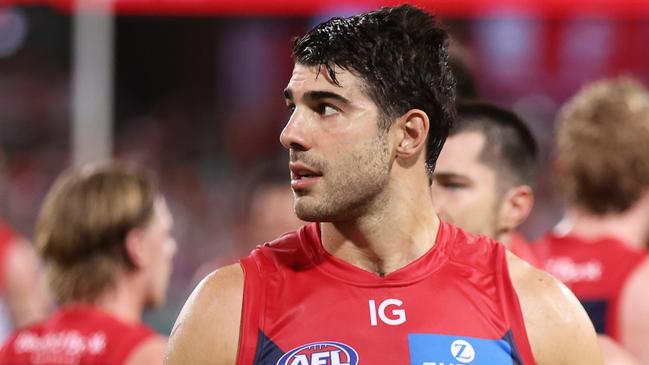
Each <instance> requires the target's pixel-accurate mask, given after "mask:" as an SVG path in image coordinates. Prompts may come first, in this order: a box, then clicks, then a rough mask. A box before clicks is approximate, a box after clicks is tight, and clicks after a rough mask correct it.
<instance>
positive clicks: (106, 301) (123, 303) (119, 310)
mask: <svg viewBox="0 0 649 365" xmlns="http://www.w3.org/2000/svg"><path fill="white" fill-rule="evenodd" d="M137 285H138V283H137V280H130V279H129V277H128V276H126V277H122V278H120V279H118V282H117V285H116V286H115V288H113V289H112V290H110V291H108V292H106V293H105V294H104V295H102V296H101V297H100V298H99V299H98V300H97V302H96V306H97V307H99V308H100V309H102V310H103V311H105V312H108V313H110V314H112V315H113V316H115V317H117V318H119V319H121V320H122V321H125V322H128V323H139V322H140V321H141V318H142V312H143V310H144V302H143V299H142V297H141V295H140V293H141V292H142V290H141V289H138V288H135V286H137Z"/></svg>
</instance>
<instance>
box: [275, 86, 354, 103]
mask: <svg viewBox="0 0 649 365" xmlns="http://www.w3.org/2000/svg"><path fill="white" fill-rule="evenodd" d="M284 97H285V98H286V100H291V101H292V100H293V92H292V91H291V89H289V88H286V89H284ZM304 99H306V100H308V101H319V100H323V99H333V100H335V101H337V102H339V103H342V104H345V105H349V104H351V102H350V101H349V99H347V98H345V97H344V96H342V95H340V94H336V93H334V92H331V91H307V92H306V93H304Z"/></svg>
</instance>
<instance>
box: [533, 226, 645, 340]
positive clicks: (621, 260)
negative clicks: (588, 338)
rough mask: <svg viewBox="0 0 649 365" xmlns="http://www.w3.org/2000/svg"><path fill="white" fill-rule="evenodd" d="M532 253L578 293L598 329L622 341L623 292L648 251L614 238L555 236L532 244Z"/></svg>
mask: <svg viewBox="0 0 649 365" xmlns="http://www.w3.org/2000/svg"><path fill="white" fill-rule="evenodd" d="M532 250H533V251H534V253H535V254H536V256H537V258H538V259H539V260H540V261H541V263H542V266H543V269H544V270H546V271H547V272H549V273H550V274H552V275H554V276H555V277H556V278H557V279H559V280H561V281H562V282H563V283H564V284H566V286H568V287H569V288H570V290H572V292H573V293H575V295H576V296H577V298H578V299H579V301H581V303H582V304H583V306H584V308H585V309H586V312H588V316H589V317H590V319H591V321H592V322H593V325H594V326H595V330H596V331H597V332H598V333H604V334H607V335H608V336H610V337H612V338H613V339H615V340H619V335H620V334H619V328H618V306H619V300H620V293H621V292H622V289H623V288H624V284H625V283H626V280H627V279H628V278H629V276H630V275H631V273H632V272H633V270H635V269H636V268H637V267H638V265H639V264H640V263H641V262H642V261H644V260H645V259H646V258H647V252H646V251H645V250H642V249H639V248H634V247H631V246H629V245H627V244H625V243H624V242H621V241H619V240H616V239H612V238H601V239H597V240H594V241H586V240H582V239H581V238H579V237H575V236H557V235H554V234H552V233H551V234H548V235H546V236H544V237H542V238H541V239H540V240H539V241H538V242H536V243H534V244H532Z"/></svg>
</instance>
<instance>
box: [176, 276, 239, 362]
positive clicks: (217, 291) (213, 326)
mask: <svg viewBox="0 0 649 365" xmlns="http://www.w3.org/2000/svg"><path fill="white" fill-rule="evenodd" d="M242 300H243V271H242V269H241V267H240V266H239V265H238V264H236V265H231V266H226V267H224V268H222V269H220V270H218V271H216V272H214V273H212V274H210V275H209V276H207V277H206V278H205V279H203V281H201V282H200V284H198V286H197V287H196V289H194V292H193V293H192V295H191V296H190V297H189V299H188V300H187V302H186V303H185V306H184V307H183V309H182V311H181V312H180V315H179V316H178V319H177V320H176V324H175V325H174V329H173V330H172V331H171V337H170V339H169V345H168V347H167V353H166V355H165V362H164V363H165V364H166V365H186V364H192V365H234V364H235V363H236V358H237V350H238V344H239V325H240V322H241V306H242Z"/></svg>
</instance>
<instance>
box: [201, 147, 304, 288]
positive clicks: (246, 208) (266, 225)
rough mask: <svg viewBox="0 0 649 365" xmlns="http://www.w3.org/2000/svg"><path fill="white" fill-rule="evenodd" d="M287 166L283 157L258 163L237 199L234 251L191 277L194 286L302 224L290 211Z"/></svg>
mask: <svg viewBox="0 0 649 365" xmlns="http://www.w3.org/2000/svg"><path fill="white" fill-rule="evenodd" d="M286 164H287V159H286V156H283V155H282V158H278V159H269V160H266V161H262V162H260V163H259V164H258V165H257V166H256V167H255V168H254V169H252V171H251V172H250V174H248V176H246V178H245V179H244V181H243V183H242V184H241V187H240V192H239V195H238V199H237V202H238V204H237V208H239V209H238V211H235V212H234V214H233V216H234V217H235V223H234V248H233V251H232V252H231V253H229V254H226V255H225V256H219V257H217V258H214V259H212V260H210V261H208V262H206V263H205V264H203V265H201V267H200V268H199V269H198V270H197V271H196V274H195V275H194V279H195V280H194V282H195V283H198V282H199V281H200V280H202V279H203V278H204V277H205V276H206V275H207V274H209V273H211V272H212V271H214V270H216V269H218V268H219V267H223V266H225V265H229V264H232V263H234V262H236V261H237V260H239V258H241V257H242V256H246V255H248V254H249V253H250V251H252V250H253V249H254V248H255V246H257V245H260V244H263V243H264V242H270V241H271V240H273V239H275V238H276V237H277V236H279V235H281V234H283V233H286V232H289V231H293V230H295V229H298V228H299V227H300V226H301V225H303V224H304V222H303V221H301V220H300V219H299V218H298V217H297V215H295V211H293V191H292V190H291V184H290V183H291V182H290V174H289V173H288V172H287V171H286Z"/></svg>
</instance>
